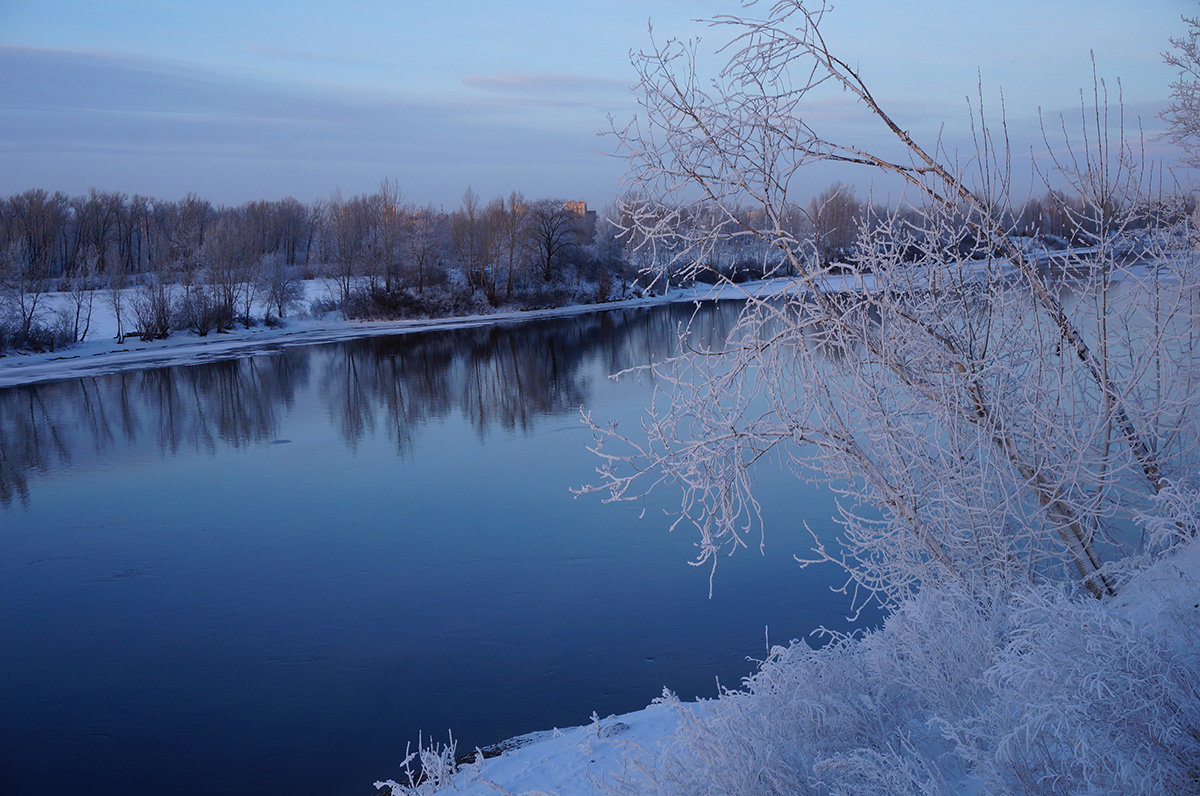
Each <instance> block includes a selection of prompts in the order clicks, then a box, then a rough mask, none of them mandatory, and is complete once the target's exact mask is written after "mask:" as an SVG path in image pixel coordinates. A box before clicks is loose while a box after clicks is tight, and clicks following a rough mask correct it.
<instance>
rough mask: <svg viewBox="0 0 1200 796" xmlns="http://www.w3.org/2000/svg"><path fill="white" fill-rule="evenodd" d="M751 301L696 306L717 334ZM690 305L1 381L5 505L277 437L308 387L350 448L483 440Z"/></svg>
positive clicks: (565, 403) (640, 356) (568, 393)
mask: <svg viewBox="0 0 1200 796" xmlns="http://www.w3.org/2000/svg"><path fill="white" fill-rule="evenodd" d="M739 310H740V305H739V304H737V303H729V302H725V303H722V304H721V305H719V306H718V305H710V306H706V307H704V308H701V309H700V310H699V313H700V316H699V317H698V318H697V319H696V320H697V322H696V323H695V324H694V326H695V328H696V329H697V330H698V331H696V333H695V334H696V336H697V340H696V344H697V345H706V346H712V345H717V344H719V342H720V341H721V340H723V339H724V336H725V335H726V334H727V333H728V330H729V329H730V328H731V327H732V325H733V324H734V323H735V321H736V319H737V316H738V312H739ZM694 312H696V310H695V309H694V308H693V307H692V306H690V305H676V306H672V307H660V308H652V309H636V310H622V311H608V312H596V313H589V314H585V315H580V316H575V317H571V318H565V319H557V320H546V321H537V322H532V323H524V324H512V325H502V326H490V327H481V328H476V329H463V330H457V331H451V332H431V333H424V334H413V335H403V336H396V337H380V338H372V339H367V340H360V341H354V342H348V343H340V344H334V345H324V346H314V347H309V348H289V349H285V350H283V351H282V352H279V353H278V354H275V355H270V356H256V357H250V358H245V359H235V360H227V361H221V362H216V363H212V364H206V365H198V366H189V367H172V368H159V369H154V370H144V371H135V372H128V373H121V374H116V375H112V376H102V377H93V378H86V379H77V380H72V381H64V382H54V383H49V384H37V385H32V386H28V387H17V388H8V389H4V390H0V427H2V428H3V429H4V434H3V436H2V437H0V504H4V505H8V504H10V503H12V502H13V501H14V500H19V501H21V502H22V503H27V502H28V501H29V499H30V497H29V496H30V490H29V486H30V478H31V477H34V476H37V475H38V474H43V473H46V472H49V471H52V470H55V469H60V468H64V467H69V466H77V465H80V464H83V463H85V462H88V461H103V460H105V459H109V458H115V457H118V456H125V455H127V454H128V453H129V451H130V449H157V450H158V451H159V452H160V453H161V454H162V455H174V454H176V453H179V452H180V451H196V452H207V453H216V452H217V450H218V449H219V448H220V447H222V446H225V447H228V448H240V447H244V446H247V445H254V444H261V443H265V442H270V441H273V440H275V439H276V438H277V437H278V435H279V428H280V422H281V419H282V417H283V416H284V415H286V414H287V413H288V412H290V411H291V409H292V408H293V406H294V405H295V404H296V403H297V401H298V400H300V396H302V395H305V394H306V393H309V392H310V391H311V392H313V393H314V394H315V396H317V397H318V398H319V401H320V403H321V404H322V405H323V406H324V408H325V410H326V412H327V413H328V416H329V419H330V420H331V421H332V424H333V427H334V428H336V429H337V431H338V433H339V434H340V435H341V437H342V439H343V440H344V441H345V443H346V444H347V445H348V446H349V447H350V449H351V450H354V449H356V448H357V446H358V445H359V443H360V442H361V441H362V440H363V439H364V438H366V437H369V436H372V435H375V434H377V433H381V432H382V433H386V434H387V435H388V437H389V438H390V439H391V440H392V441H393V442H394V443H395V445H396V450H397V452H399V453H404V452H405V451H406V450H408V449H409V447H410V446H411V445H412V443H413V441H414V439H415V438H416V436H417V434H418V433H419V431H420V428H421V426H422V425H423V424H425V423H427V422H430V421H431V420H436V419H438V418H441V417H444V416H446V415H448V414H452V413H455V414H458V415H460V416H461V417H463V418H464V419H466V420H468V421H469V422H470V424H471V426H472V427H473V428H474V429H475V431H476V433H477V434H478V435H479V437H480V438H483V437H485V436H486V435H487V434H488V433H489V432H491V431H492V430H495V429H501V430H504V431H507V432H514V431H516V432H527V431H529V430H530V428H531V426H532V425H533V423H534V422H535V420H536V418H537V417H539V416H546V415H555V414H562V413H573V412H575V411H577V410H578V407H579V406H580V405H581V404H586V403H587V402H588V396H589V395H590V393H591V390H592V387H593V383H594V381H595V380H596V379H598V378H605V377H606V376H607V375H608V374H611V373H614V372H617V371H621V370H625V369H627V368H631V367H635V366H638V365H644V364H647V363H649V362H651V361H653V360H655V359H661V358H662V357H664V356H666V355H668V354H670V353H671V352H672V351H673V348H674V346H675V344H676V332H677V329H678V327H679V325H680V324H683V323H687V322H688V321H690V320H692V316H693V313H694Z"/></svg>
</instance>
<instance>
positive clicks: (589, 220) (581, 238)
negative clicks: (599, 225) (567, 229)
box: [563, 202, 596, 246]
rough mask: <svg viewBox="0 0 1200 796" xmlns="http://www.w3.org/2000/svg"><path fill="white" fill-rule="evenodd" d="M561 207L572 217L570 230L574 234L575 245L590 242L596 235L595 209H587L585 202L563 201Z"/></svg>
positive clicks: (584, 244)
mask: <svg viewBox="0 0 1200 796" xmlns="http://www.w3.org/2000/svg"><path fill="white" fill-rule="evenodd" d="M563 209H564V210H566V211H567V212H568V213H570V214H571V215H572V216H573V217H574V220H573V221H572V223H571V232H572V233H573V234H574V236H575V241H574V242H575V245H576V246H586V245H588V244H589V243H591V242H592V240H594V239H595V237H596V211H595V210H588V209H587V202H564V203H563Z"/></svg>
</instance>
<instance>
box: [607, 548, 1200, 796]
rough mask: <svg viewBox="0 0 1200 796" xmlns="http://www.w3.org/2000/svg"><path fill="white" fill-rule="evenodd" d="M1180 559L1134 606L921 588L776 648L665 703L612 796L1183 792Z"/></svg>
mask: <svg viewBox="0 0 1200 796" xmlns="http://www.w3.org/2000/svg"><path fill="white" fill-rule="evenodd" d="M1181 552H1182V553H1183V554H1186V555H1188V556H1190V559H1188V560H1189V561H1190V562H1191V563H1190V564H1188V565H1186V566H1177V565H1175V563H1174V561H1173V560H1172V559H1167V560H1164V561H1161V562H1159V563H1158V564H1155V565H1152V566H1150V567H1147V568H1145V569H1143V570H1142V571H1141V572H1139V573H1138V574H1137V575H1135V576H1134V578H1133V579H1132V581H1131V582H1130V583H1129V584H1128V585H1127V586H1126V589H1125V590H1124V591H1125V592H1131V594H1130V597H1129V598H1128V599H1124V592H1123V595H1122V597H1121V598H1118V599H1117V600H1108V601H1098V600H1095V599H1093V598H1091V597H1087V596H1083V595H1080V594H1074V595H1072V594H1068V593H1066V592H1064V591H1063V590H1061V589H1058V588H1054V587H1051V586H1044V587H1040V588H1034V587H1031V588H1026V589H1020V590H1018V591H1016V592H1015V593H1013V594H1011V595H1009V596H1007V597H1003V596H1001V595H997V597H998V598H999V599H997V601H996V602H993V603H989V602H988V601H980V600H979V599H977V596H976V595H972V594H969V593H967V592H965V591H963V590H961V589H958V588H956V587H954V586H953V585H947V586H941V587H931V588H927V589H923V590H922V591H921V592H920V593H919V594H917V595H916V596H915V597H914V598H912V599H911V600H908V601H905V602H904V603H903V604H902V605H901V606H900V607H899V609H898V610H897V611H896V612H895V613H893V614H892V615H891V616H890V617H889V618H888V619H887V620H886V621H885V623H884V625H883V626H882V627H881V628H879V629H878V630H874V631H870V632H866V633H862V634H859V635H856V636H841V637H837V638H834V639H833V640H832V641H831V642H830V643H828V644H827V645H825V646H824V647H822V648H820V649H813V648H811V647H810V646H808V645H807V644H805V643H803V642H793V643H792V644H791V645H789V646H787V647H776V648H774V649H773V650H771V653H770V655H769V657H768V658H767V660H766V661H764V662H762V664H761V665H760V666H759V669H758V671H757V672H756V673H755V674H754V675H752V676H751V677H749V678H747V679H746V680H745V682H744V683H743V687H742V688H741V689H738V690H736V691H726V692H724V693H722V694H721V695H720V696H719V698H717V699H715V700H711V701H707V702H702V703H701V704H700V705H699V706H690V707H684V706H682V705H679V703H678V700H676V699H675V698H674V697H673V696H671V695H670V694H667V695H666V696H665V697H664V700H663V701H665V702H667V703H669V704H674V705H677V706H679V713H680V724H679V729H678V731H677V732H676V734H675V736H674V737H673V738H672V739H671V740H670V741H669V742H668V744H667V745H666V746H665V747H664V749H663V751H662V752H661V753H660V754H659V755H657V756H656V757H654V758H646V757H643V759H641V760H639V761H638V765H636V766H630V767H629V770H631V771H638V772H640V773H639V775H638V776H637V777H633V776H630V777H627V778H626V779H625V781H624V782H622V783H621V787H622V789H623V790H624V791H626V792H630V791H631V792H639V791H645V792H651V791H656V792H661V793H670V794H714V795H715V794H730V793H745V794H750V793H753V794H772V793H778V794H793V793H845V794H862V793H947V794H949V793H958V792H962V791H964V790H969V791H974V792H983V793H1147V794H1150V793H1195V792H1197V790H1198V789H1200V608H1197V603H1200V581H1198V580H1197V573H1200V568H1198V567H1196V566H1195V564H1196V562H1200V542H1196V541H1192V542H1190V543H1189V545H1188V546H1187V547H1185V548H1182V549H1181ZM1164 583H1166V586H1164V585H1163V584H1164ZM1148 604H1149V605H1153V606H1156V608H1158V609H1160V610H1157V611H1156V612H1152V613H1153V614H1154V616H1153V618H1148V617H1147V615H1146V611H1145V608H1146V606H1147V605H1148Z"/></svg>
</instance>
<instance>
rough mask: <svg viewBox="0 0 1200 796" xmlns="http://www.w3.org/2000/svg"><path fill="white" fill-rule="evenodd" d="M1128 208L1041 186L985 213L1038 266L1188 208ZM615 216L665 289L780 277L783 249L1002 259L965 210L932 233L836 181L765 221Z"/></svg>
mask: <svg viewBox="0 0 1200 796" xmlns="http://www.w3.org/2000/svg"><path fill="white" fill-rule="evenodd" d="M1133 201H1134V200H1124V201H1123V200H1122V199H1121V198H1120V197H1118V196H1117V195H1116V194H1115V193H1114V194H1112V195H1107V196H1104V197H1095V198H1093V199H1092V200H1089V201H1085V200H1084V199H1083V198H1082V197H1080V196H1079V195H1071V194H1068V193H1066V192H1063V191H1059V190H1054V189H1048V190H1046V191H1045V192H1044V193H1043V194H1041V195H1040V196H1032V197H1029V198H1028V199H1026V200H1024V201H1023V202H1020V203H1016V204H1012V205H1007V206H1004V205H1001V206H995V207H991V208H990V209H989V219H988V225H990V224H992V223H995V224H998V225H999V227H1000V228H1002V229H1004V230H1005V231H1006V233H1007V235H1008V236H1009V237H1010V239H1011V240H1012V241H1013V242H1014V243H1016V244H1017V245H1020V246H1023V247H1025V248H1026V252H1027V254H1030V255H1033V256H1034V258H1035V259H1037V258H1038V257H1039V256H1041V255H1047V254H1049V255H1053V254H1054V252H1056V251H1058V252H1061V251H1065V250H1068V249H1081V248H1085V247H1091V246H1095V245H1097V244H1098V243H1100V242H1101V240H1102V239H1104V238H1106V237H1107V238H1108V239H1109V242H1110V243H1112V242H1113V238H1114V237H1119V238H1123V239H1124V240H1123V243H1122V245H1125V244H1127V243H1128V242H1129V240H1130V239H1132V238H1136V236H1137V235H1139V234H1142V233H1144V232H1145V231H1146V230H1148V229H1152V228H1153V229H1167V228H1171V227H1175V226H1177V225H1178V224H1179V222H1181V221H1183V220H1184V219H1185V218H1188V217H1191V216H1192V215H1193V214H1194V213H1195V211H1196V200H1195V197H1194V196H1192V195H1190V194H1184V193H1175V194H1166V193H1164V194H1163V195H1162V196H1160V197H1158V198H1157V199H1155V200H1153V201H1145V199H1144V198H1142V199H1139V200H1137V201H1139V202H1140V203H1139V204H1137V205H1136V206H1134V205H1133V204H1132V202H1133ZM614 216H615V219H616V223H617V225H618V226H619V227H621V228H622V229H625V230H628V231H627V232H626V233H625V235H624V236H623V237H622V242H624V243H625V244H627V245H626V249H627V251H628V257H629V259H630V261H631V262H632V263H633V264H634V265H635V266H636V267H638V268H639V269H641V270H653V271H657V272H659V273H661V274H667V275H669V278H670V281H671V283H672V284H676V283H677V282H678V281H680V280H684V281H687V280H700V281H706V282H716V281H719V280H732V281H735V282H737V281H743V280H746V279H758V278H763V277H769V276H776V275H784V276H788V275H791V270H790V269H791V266H790V265H789V263H790V262H791V258H790V257H789V256H785V254H784V250H792V252H791V253H792V254H794V255H795V256H796V257H799V258H800V259H801V260H816V261H818V262H819V263H820V264H821V266H822V267H824V268H825V269H827V270H829V271H834V272H835V271H838V270H840V269H842V268H857V269H862V268H866V267H867V266H866V265H864V255H870V254H872V253H874V254H877V253H878V252H867V251H865V250H864V248H863V247H864V246H865V245H869V246H878V245H883V246H884V247H886V248H887V249H888V250H889V252H890V254H889V256H898V258H899V259H900V260H902V261H907V262H916V261H918V260H921V259H922V258H924V257H925V256H927V255H928V254H929V253H930V252H937V253H939V255H940V254H944V253H945V252H947V251H956V252H957V253H958V255H959V256H961V257H962V258H964V259H971V258H975V259H979V258H983V257H992V256H1003V253H1002V252H999V251H996V250H993V247H990V246H988V245H984V244H983V243H981V241H979V240H978V239H977V236H976V234H975V232H974V230H975V229H976V228H978V226H979V225H980V223H981V222H982V218H981V217H980V214H979V212H978V211H976V210H971V209H969V208H967V207H966V206H965V205H964V207H963V209H962V211H961V215H959V216H958V217H957V218H953V219H948V222H949V225H948V226H939V227H938V228H937V229H931V228H929V227H928V224H927V222H926V216H925V214H923V213H922V212H921V211H920V210H918V209H914V208H911V207H905V206H901V207H888V206H886V205H882V204H870V203H868V202H866V201H863V200H861V199H860V198H858V196H856V194H855V191H854V189H853V188H852V187H850V186H847V185H844V184H842V183H837V182H835V183H833V184H832V185H830V186H829V187H828V188H826V189H825V190H824V191H822V192H821V193H819V194H818V195H817V196H815V197H813V198H812V199H810V200H809V201H808V202H806V203H803V204H788V205H785V207H784V208H783V211H782V212H781V213H780V214H779V215H778V216H768V214H767V213H766V212H765V211H764V209H763V208H761V207H745V208H738V207H736V206H733V207H731V206H730V205H729V204H728V203H725V204H724V206H722V207H721V208H720V209H717V208H715V207H713V206H711V205H707V204H704V203H699V204H693V205H690V206H688V207H686V208H680V207H668V206H663V205H659V204H655V203H653V202H650V201H647V200H644V199H641V198H639V197H634V196H625V197H622V198H621V200H620V201H619V202H618V206H617V210H616V212H615V213H614ZM663 221H666V222H667V223H666V224H665V226H666V227H667V228H668V229H670V231H671V232H670V234H661V233H660V234H659V236H658V237H657V238H656V239H655V240H654V241H653V243H651V242H649V241H639V234H640V233H639V232H638V227H639V226H640V227H641V228H656V229H660V230H661V229H662V226H661V224H662V222H663ZM881 229H886V232H881ZM759 232H762V233H763V234H758V233H759ZM864 232H870V233H871V234H870V235H869V238H870V241H871V242H870V244H864V240H865V239H866V238H865V237H864V234H863V233H864ZM897 253H898V254H897ZM868 259H869V256H868Z"/></svg>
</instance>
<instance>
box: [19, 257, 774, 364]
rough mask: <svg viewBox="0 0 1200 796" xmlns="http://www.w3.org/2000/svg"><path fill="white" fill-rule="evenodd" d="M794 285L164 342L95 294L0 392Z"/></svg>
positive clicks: (311, 288)
mask: <svg viewBox="0 0 1200 796" xmlns="http://www.w3.org/2000/svg"><path fill="white" fill-rule="evenodd" d="M794 286H795V281H794V280H790V279H775V280H767V281H763V282H747V283H744V284H741V285H721V286H712V285H697V286H696V287H690V288H684V289H672V290H671V291H670V292H669V293H668V294H667V295H665V296H649V297H645V298H635V299H626V300H623V301H612V302H606V303H603V304H575V305H570V306H566V307H554V308H551V309H543V310H501V311H497V312H494V313H489V314H486V315H467V316H459V317H448V318H432V319H414V320H401V321H350V320H346V319H345V318H342V317H340V316H339V315H338V314H336V313H329V314H327V315H326V316H325V317H321V318H313V317H298V318H289V319H287V322H286V325H284V326H282V327H277V328H270V327H266V326H255V327H252V328H250V329H244V328H241V327H236V328H234V329H233V330H231V331H229V332H225V333H220V334H218V333H215V332H214V333H210V334H208V335H206V336H204V337H200V336H198V335H195V334H188V333H184V332H176V333H174V334H172V335H171V336H170V337H168V338H166V339H165V340H153V341H148V342H147V341H142V340H139V339H137V338H134V337H129V338H126V340H125V342H124V343H117V342H116V339H115V338H116V333H117V322H116V317H115V316H114V315H113V312H112V309H111V307H109V306H108V304H107V303H106V302H104V301H103V300H102V299H100V298H99V297H98V298H97V299H96V301H95V302H94V306H93V315H92V321H91V329H90V331H89V333H88V337H87V339H86V340H85V341H84V342H82V343H79V344H78V345H74V346H71V347H70V348H65V349H62V350H59V351H54V352H51V353H42V354H12V355H9V356H0V387H12V386H16V385H20V384H32V383H36V382H42V381H58V380H61V379H70V378H79V377H83V376H102V375H105V374H109V373H117V372H120V371H126V370H140V369H143V368H154V367H164V366H170V365H194V364H199V363H202V362H209V361H213V360H219V359H232V358H236V357H243V356H251V355H255V354H263V353H269V352H272V351H277V350H279V349H281V348H286V347H289V346H298V345H313V344H318V343H335V342H340V341H342V340H353V339H357V338H363V337H377V336H385V335H395V334H413V333H420V332H432V331H442V330H447V329H463V328H470V327H478V326H488V325H491V324H499V323H519V322H522V321H528V320H538V319H545V318H564V317H569V316H571V315H580V314H584V313H588V312H600V311H605V310H615V309H630V308H637V307H650V306H656V305H660V304H667V303H674V302H690V301H710V300H714V299H726V298H728V299H735V298H745V297H746V296H747V295H750V294H753V295H759V296H762V295H771V294H774V293H781V292H786V291H788V290H790V289H793V288H794ZM322 290H324V286H323V285H321V283H319V282H316V281H312V282H308V283H306V284H305V293H306V295H307V296H309V297H310V298H315V297H316V296H318V295H319V294H320V292H321V291H322ZM65 301H66V297H65V296H56V295H55V294H50V295H49V296H47V303H48V304H49V305H50V306H51V307H53V306H54V305H55V304H56V303H65Z"/></svg>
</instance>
